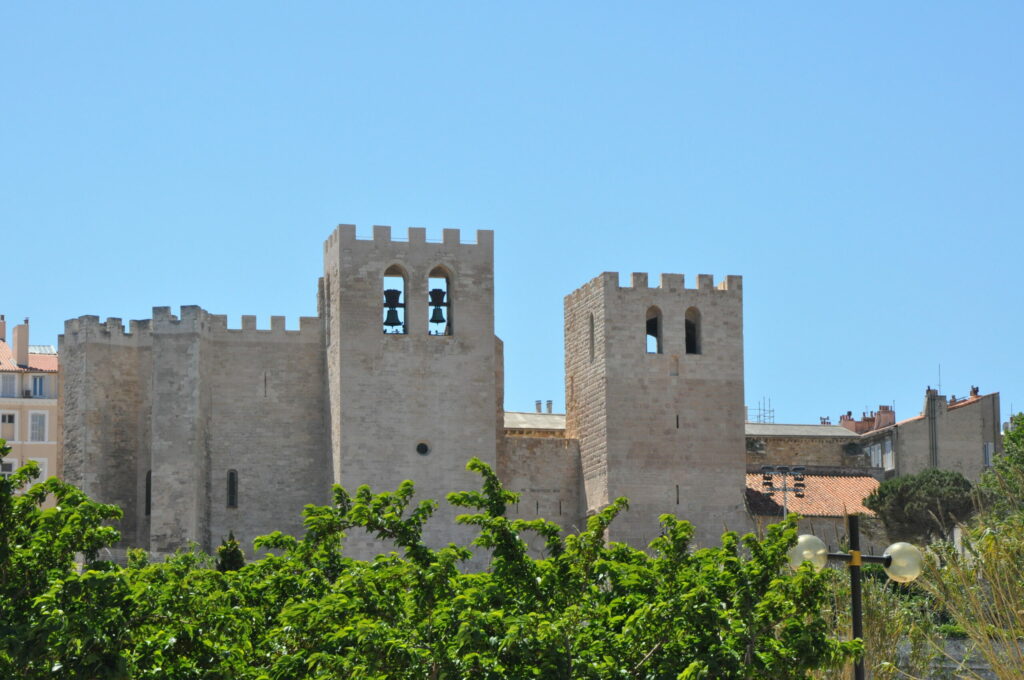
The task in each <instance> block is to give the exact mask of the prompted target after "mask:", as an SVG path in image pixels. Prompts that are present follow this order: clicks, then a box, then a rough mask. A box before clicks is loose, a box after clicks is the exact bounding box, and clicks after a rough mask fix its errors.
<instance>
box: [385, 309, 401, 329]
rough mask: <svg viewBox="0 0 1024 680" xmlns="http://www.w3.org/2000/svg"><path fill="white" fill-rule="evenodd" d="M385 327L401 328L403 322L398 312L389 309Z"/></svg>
mask: <svg viewBox="0 0 1024 680" xmlns="http://www.w3.org/2000/svg"><path fill="white" fill-rule="evenodd" d="M384 325H385V326H392V327H394V326H401V325H402V322H401V321H399V320H398V310H397V309H389V310H388V313H387V315H386V316H385V317H384Z"/></svg>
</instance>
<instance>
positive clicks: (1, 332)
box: [0, 314, 7, 342]
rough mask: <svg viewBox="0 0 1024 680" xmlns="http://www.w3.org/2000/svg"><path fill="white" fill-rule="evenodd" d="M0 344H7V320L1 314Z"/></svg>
mask: <svg viewBox="0 0 1024 680" xmlns="http://www.w3.org/2000/svg"><path fill="white" fill-rule="evenodd" d="M0 342H7V320H6V319H5V318H4V315H3V314H0Z"/></svg>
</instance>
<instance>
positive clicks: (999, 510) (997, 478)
mask: <svg viewBox="0 0 1024 680" xmlns="http://www.w3.org/2000/svg"><path fill="white" fill-rule="evenodd" d="M1009 425H1010V426H1009V428H1008V429H1007V430H1006V431H1005V432H1004V433H1003V453H1002V454H1001V455H999V456H996V457H995V460H993V461H992V468H991V469H990V470H987V471H986V472H985V474H984V475H982V478H981V481H979V482H978V488H979V490H980V491H981V493H982V499H983V503H984V506H985V511H986V513H988V514H989V515H991V516H992V517H993V519H994V518H996V517H999V518H1006V517H1008V516H1009V515H1012V514H1015V513H1018V512H1020V511H1021V510H1024V413H1018V414H1016V415H1013V416H1010V423H1009Z"/></svg>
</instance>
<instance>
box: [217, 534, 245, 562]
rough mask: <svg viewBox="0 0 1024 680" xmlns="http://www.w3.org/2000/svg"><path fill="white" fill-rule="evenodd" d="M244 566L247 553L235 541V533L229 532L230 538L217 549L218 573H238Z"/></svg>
mask: <svg viewBox="0 0 1024 680" xmlns="http://www.w3.org/2000/svg"><path fill="white" fill-rule="evenodd" d="M244 566H245V553H243V552H242V546H241V544H240V543H239V542H238V541H237V540H235V532H234V531H229V532H228V537H227V538H225V539H224V540H223V541H221V543H220V545H219V546H218V547H217V571H238V570H239V569H241V568H242V567H244Z"/></svg>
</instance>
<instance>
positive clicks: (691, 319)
mask: <svg viewBox="0 0 1024 680" xmlns="http://www.w3.org/2000/svg"><path fill="white" fill-rule="evenodd" d="M686 353H687V354H700V353H701V337H700V310H699V309H697V308H696V307H690V308H689V309H687V310H686Z"/></svg>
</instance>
